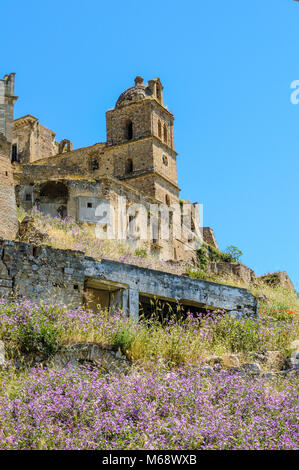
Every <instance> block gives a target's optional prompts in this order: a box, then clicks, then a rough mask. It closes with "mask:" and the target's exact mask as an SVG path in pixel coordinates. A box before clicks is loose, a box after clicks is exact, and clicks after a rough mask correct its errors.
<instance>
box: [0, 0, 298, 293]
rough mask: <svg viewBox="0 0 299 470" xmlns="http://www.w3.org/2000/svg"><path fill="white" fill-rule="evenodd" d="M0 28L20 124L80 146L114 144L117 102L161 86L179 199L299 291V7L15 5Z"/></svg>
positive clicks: (284, 3)
mask: <svg viewBox="0 0 299 470" xmlns="http://www.w3.org/2000/svg"><path fill="white" fill-rule="evenodd" d="M1 17H2V18H1V45H0V52H1V55H0V57H1V60H0V74H1V75H2V76H3V75H4V74H6V73H10V72H16V74H17V75H16V94H17V95H18V96H19V100H18V102H17V104H16V108H15V117H20V116H22V115H24V114H29V113H30V114H33V115H34V116H36V117H38V118H39V119H40V122H41V123H42V124H44V125H45V126H47V127H49V128H51V129H52V130H54V131H55V132H56V133H57V139H58V140H60V139H62V138H69V139H71V140H72V141H73V142H74V146H75V147H83V146H87V145H92V144H94V143H95V142H103V141H105V111H106V110H107V109H110V108H112V107H114V105H115V102H116V100H117V98H118V96H119V95H120V93H121V92H122V91H123V90H125V89H126V88H128V87H130V86H132V85H133V80H134V78H135V76H136V75H142V76H143V77H144V79H145V80H146V81H147V80H149V79H151V78H154V77H156V76H158V77H160V79H161V81H162V83H163V85H164V101H165V103H166V105H167V106H168V108H169V109H170V110H171V111H172V112H173V113H174V115H175V119H176V120H175V144H176V150H177V152H178V153H179V156H178V176H179V186H180V188H182V193H181V198H183V199H189V200H191V201H198V202H200V203H202V204H204V225H206V226H210V227H213V229H214V231H215V235H216V238H217V240H218V243H219V246H220V248H221V249H225V248H226V247H227V246H228V245H231V244H232V245H236V246H238V247H239V248H240V249H241V250H242V251H243V253H244V255H243V257H242V261H243V262H244V263H245V264H247V265H249V266H250V267H251V268H253V269H254V270H255V271H256V273H257V274H263V273H266V272H272V271H279V270H286V271H287V272H288V273H289V275H290V276H291V278H292V279H293V282H294V283H295V286H296V289H297V290H299V253H298V241H299V210H298V203H299V197H298V175H299V104H298V105H293V104H291V100H290V96H291V92H292V90H291V88H290V87H291V83H292V82H293V81H294V80H299V34H298V30H299V2H295V1H293V0H250V2H244V1H243V2H242V1H240V0H238V1H237V0H227V1H223V0H213V1H209V0H206V1H203V0H200V1H199V0H197V1H189V0H185V1H184V2H181V1H176V0H172V1H163V0H162V1H157V0H152V1H151V2H141V1H126V2H125V1H118V0H117V1H115V0H112V1H110V2H102V1H99V0H97V1H96V0H86V1H85V2H82V1H77V0H72V1H69V0H62V1H61V0H60V1H57V0H51V1H48V0H43V1H42V2H41V1H31V0H28V1H27V2H23V1H19V0H17V1H14V2H13V3H12V2H3V3H2V5H1ZM4 18H6V21H5V20H4Z"/></svg>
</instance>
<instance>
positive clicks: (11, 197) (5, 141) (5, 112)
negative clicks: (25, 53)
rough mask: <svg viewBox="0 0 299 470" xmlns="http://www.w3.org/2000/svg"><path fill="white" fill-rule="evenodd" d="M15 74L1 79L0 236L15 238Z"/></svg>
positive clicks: (16, 227) (16, 225) (16, 223)
mask: <svg viewBox="0 0 299 470" xmlns="http://www.w3.org/2000/svg"><path fill="white" fill-rule="evenodd" d="M14 79H15V77H14V74H10V75H5V77H4V78H3V79H2V80H0V236H1V237H3V238H6V239H13V238H15V236H16V233H17V230H18V220H17V211H16V202H15V194H14V182H13V174H12V168H11V162H10V154H11V139H12V126H13V111H14V103H15V101H16V100H17V97H16V96H14Z"/></svg>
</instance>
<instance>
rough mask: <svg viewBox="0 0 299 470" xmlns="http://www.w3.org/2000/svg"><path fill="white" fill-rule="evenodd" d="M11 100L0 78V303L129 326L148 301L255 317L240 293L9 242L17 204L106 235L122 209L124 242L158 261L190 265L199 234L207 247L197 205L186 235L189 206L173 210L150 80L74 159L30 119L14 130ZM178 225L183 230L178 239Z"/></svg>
mask: <svg viewBox="0 0 299 470" xmlns="http://www.w3.org/2000/svg"><path fill="white" fill-rule="evenodd" d="M16 99H17V98H16V96H14V74H10V75H6V76H5V77H4V78H3V79H2V80H0V298H2V297H7V298H10V296H11V295H13V296H14V297H15V296H17V297H25V298H27V299H30V300H33V301H37V302H39V301H41V300H43V301H46V302H53V301H55V302H56V303H59V304H61V303H62V304H63V305H69V304H70V305H72V306H76V305H82V304H85V305H87V306H88V307H89V308H92V309H93V310H98V309H99V308H107V309H109V310H110V311H113V310H115V309H122V310H123V311H124V312H127V313H128V314H129V315H130V316H131V317H132V318H135V319H138V316H139V314H140V312H142V313H143V314H144V312H146V311H147V310H148V309H149V306H150V305H151V302H152V299H156V298H158V299H160V300H161V301H162V302H164V305H166V304H165V302H166V303H167V304H169V303H171V304H173V306H175V305H177V303H179V304H180V305H182V306H184V309H195V311H199V310H200V311H202V309H213V308H214V309H225V310H226V311H228V312H231V314H232V315H234V316H238V315H241V314H248V315H253V316H256V315H257V312H258V303H257V301H256V299H255V298H254V296H253V295H252V294H251V292H249V291H248V290H246V289H240V288H238V287H232V286H228V285H224V284H216V283H213V282H208V281H204V280H198V279H190V278H189V277H184V276H177V275H174V274H170V273H167V272H160V271H155V270H151V269H145V268H140V267H138V266H132V265H129V264H125V263H120V262H115V261H109V260H101V261H96V260H94V259H93V258H90V257H86V256H85V255H84V253H82V252H76V251H72V250H58V249H55V248H52V247H50V246H47V245H42V246H39V245H34V244H30V243H23V242H21V241H19V240H18V236H19V234H18V220H17V204H18V205H20V206H22V207H24V208H25V209H32V208H33V207H36V208H37V209H39V210H40V211H42V212H44V213H46V214H50V215H52V216H57V215H60V216H62V217H64V216H67V215H68V216H70V217H72V218H74V219H75V220H76V221H77V222H78V223H83V222H85V223H89V224H93V225H95V224H98V219H99V220H100V222H102V225H103V226H102V229H103V231H104V232H105V230H104V229H105V228H106V230H107V232H108V229H109V226H110V225H111V220H110V218H111V214H113V211H112V210H111V209H112V208H114V212H116V213H117V211H119V210H122V209H119V199H121V200H124V201H125V206H126V207H125V209H126V211H125V217H126V218H125V225H128V226H129V230H128V231H125V236H126V238H125V239H126V241H129V242H130V243H132V244H133V246H138V247H139V246H144V247H145V248H147V249H148V250H150V251H151V252H154V253H156V254H157V256H160V257H161V258H163V259H181V260H187V261H192V257H195V248H196V245H195V243H194V241H196V237H200V236H202V235H201V234H203V237H204V239H206V241H207V242H208V243H210V244H214V245H215V244H216V241H215V239H214V237H213V233H212V232H211V230H210V229H207V228H205V229H204V230H202V231H201V232H198V231H197V228H198V225H199V220H198V212H197V205H196V204H191V205H190V206H191V211H190V214H189V215H190V222H191V224H190V227H189V226H188V224H187V222H186V213H185V209H184V208H185V206H188V204H187V203H186V201H185V202H184V201H179V191H180V190H179V188H178V185H177V169H176V157H177V154H176V152H175V150H174V139H173V115H172V114H171V113H170V112H169V111H168V110H167V108H166V107H165V106H164V103H163V87H162V85H161V82H160V80H159V79H154V80H151V81H150V82H149V83H148V85H147V86H145V85H143V80H142V79H141V78H140V77H137V78H136V80H135V86H134V87H132V88H130V89H129V90H127V91H125V92H124V93H122V94H121V95H120V97H119V99H118V100H117V102H116V106H115V108H114V109H113V110H110V111H108V112H107V142H106V143H99V144H95V145H93V146H91V147H86V148H82V149H77V150H73V149H72V144H71V142H69V141H68V140H62V142H60V143H57V142H56V141H55V133H54V132H52V131H51V130H49V129H47V128H46V127H44V126H42V125H40V124H39V122H38V119H37V118H35V117H33V116H30V115H27V116H24V117H22V118H19V119H16V120H15V121H14V120H13V110H14V103H15V101H16ZM15 195H16V196H15ZM16 200H17V204H16ZM136 204H137V208H138V210H136ZM157 204H160V205H162V206H163V207H162V208H166V209H167V210H168V213H169V217H168V218H167V217H166V221H167V227H169V228H170V229H171V230H170V233H171V236H170V237H169V238H165V237H164V238H163V236H162V235H163V233H162V231H163V230H164V229H165V226H163V223H162V222H163V220H162V219H161V217H160V216H161V213H158V215H157V214H154V217H152V211H153V210H154V208H155V207H156V206H157ZM134 205H135V208H134V211H133V212H130V208H131V207H134ZM99 206H100V207H101V208H103V207H104V210H105V211H106V216H105V217H104V219H105V220H104V222H103V214H98V213H97V207H99ZM177 207H179V213H178V211H177V210H176V209H175V208H177ZM139 210H140V212H142V211H143V212H144V211H145V215H146V218H145V219H143V220H145V224H144V225H145V227H143V228H144V229H145V231H148V235H149V236H148V238H145V239H144V240H143V239H142V238H138V232H137V236H136V231H135V230H132V231H131V230H130V224H131V225H132V223H133V225H134V222H135V221H136V223H137V219H138V214H137V215H136V212H138V211H139ZM159 211H160V209H159ZM162 212H163V211H162ZM107 214H108V215H107ZM117 215H118V216H119V215H120V214H119V213H118V214H117ZM117 219H119V220H118V223H120V224H121V223H123V219H122V218H121V217H117ZM152 219H153V220H152ZM185 226H186V227H187V230H183V231H180V230H178V229H179V228H181V227H183V228H184V227H185ZM163 227H164V228H163ZM141 228H142V227H141ZM195 236H196V237H195ZM192 237H193V238H192ZM193 243H194V244H193ZM186 247H187V248H188V249H186Z"/></svg>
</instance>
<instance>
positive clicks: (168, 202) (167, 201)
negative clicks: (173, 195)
mask: <svg viewBox="0 0 299 470" xmlns="http://www.w3.org/2000/svg"><path fill="white" fill-rule="evenodd" d="M165 202H166V204H167V205H168V206H170V197H169V196H168V194H166V196H165Z"/></svg>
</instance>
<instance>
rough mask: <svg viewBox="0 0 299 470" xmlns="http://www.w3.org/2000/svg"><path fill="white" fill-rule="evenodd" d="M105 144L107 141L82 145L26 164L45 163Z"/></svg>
mask: <svg viewBox="0 0 299 470" xmlns="http://www.w3.org/2000/svg"><path fill="white" fill-rule="evenodd" d="M105 145H106V142H97V143H96V144H93V145H90V146H88V147H80V148H78V149H74V150H71V151H70V152H64V153H57V154H56V155H51V156H50V157H44V158H40V159H39V160H35V161H34V162H31V163H25V164H24V166H25V165H40V164H41V163H44V162H46V161H48V160H54V159H58V158H61V157H66V156H68V155H71V154H74V153H75V152H79V151H82V150H87V149H92V148H93V147H96V149H95V150H97V148H98V147H99V148H101V146H105Z"/></svg>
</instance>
